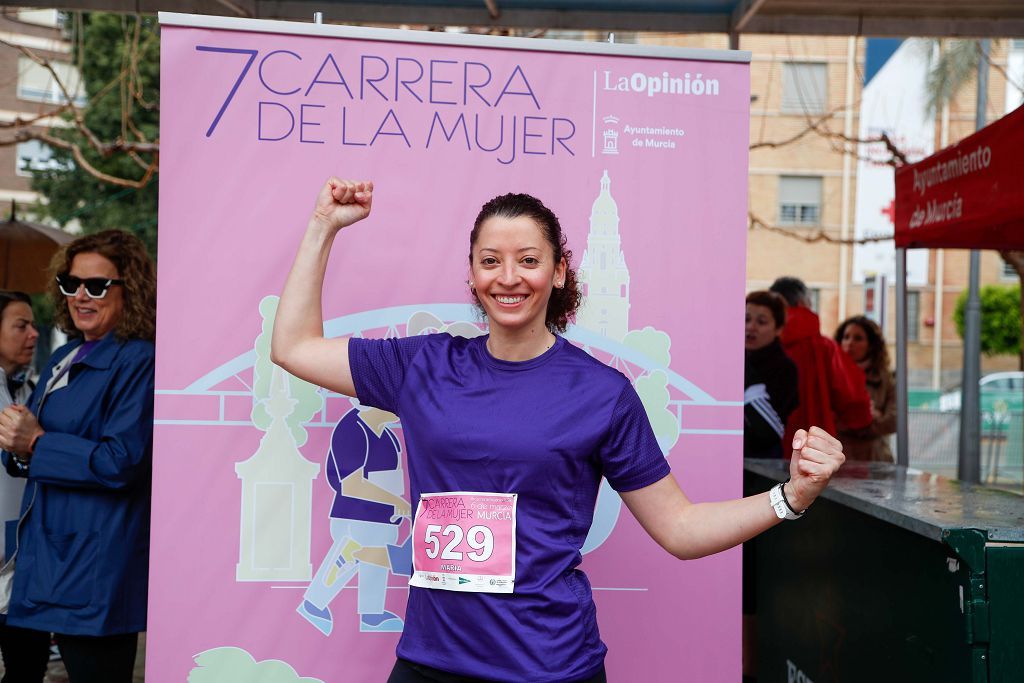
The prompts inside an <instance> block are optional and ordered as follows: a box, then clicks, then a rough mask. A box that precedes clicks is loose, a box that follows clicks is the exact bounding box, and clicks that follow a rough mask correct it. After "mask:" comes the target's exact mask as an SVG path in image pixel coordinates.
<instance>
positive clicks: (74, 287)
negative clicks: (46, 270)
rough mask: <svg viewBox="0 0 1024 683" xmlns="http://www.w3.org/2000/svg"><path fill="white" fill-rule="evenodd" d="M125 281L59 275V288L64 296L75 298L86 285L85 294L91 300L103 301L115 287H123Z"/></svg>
mask: <svg viewBox="0 0 1024 683" xmlns="http://www.w3.org/2000/svg"><path fill="white" fill-rule="evenodd" d="M123 284H124V280H113V279H111V278H107V277H87V278H81V277H75V276H74V275H58V276H57V287H59V288H60V293H61V294H63V295H64V296H75V295H76V294H78V289H79V288H80V287H81V286H82V285H85V293H86V294H88V295H89V298H90V299H102V298H103V297H105V296H106V295H107V290H108V289H110V287H111V286H113V285H123Z"/></svg>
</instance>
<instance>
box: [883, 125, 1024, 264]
mask: <svg viewBox="0 0 1024 683" xmlns="http://www.w3.org/2000/svg"><path fill="white" fill-rule="evenodd" d="M1022 165H1024V107H1020V108H1018V109H1016V110H1014V111H1013V112H1011V113H1009V114H1007V115H1006V116H1004V117H1003V118H1001V119H999V120H998V121H996V122H994V123H992V124H990V125H988V126H986V127H984V128H982V129H981V130H979V131H978V132H976V133H974V134H973V135H971V136H970V137H967V138H964V139H963V140H961V141H960V142H958V143H956V144H955V145H951V146H950V147H947V148H946V149H944V150H942V151H940V152H937V153H935V154H933V155H931V156H930V157H928V158H926V159H922V160H921V161H919V162H917V163H916V164H911V165H908V166H903V167H902V168H899V169H897V171H896V247H897V248H905V249H910V248H914V247H931V248H936V249H939V248H950V249H999V250H1001V251H1003V250H1008V249H1024V169H1022Z"/></svg>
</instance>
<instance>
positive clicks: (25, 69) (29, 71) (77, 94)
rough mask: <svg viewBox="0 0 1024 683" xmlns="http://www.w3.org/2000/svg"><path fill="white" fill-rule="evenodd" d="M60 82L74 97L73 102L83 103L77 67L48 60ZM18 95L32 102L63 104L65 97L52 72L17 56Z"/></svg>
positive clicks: (83, 93)
mask: <svg viewBox="0 0 1024 683" xmlns="http://www.w3.org/2000/svg"><path fill="white" fill-rule="evenodd" d="M50 66H51V67H52V68H53V71H54V73H56V74H57V77H58V78H60V83H63V84H64V88H65V89H67V91H68V93H69V94H70V95H71V97H72V98H73V99H74V101H75V104H77V105H78V106H83V105H84V104H85V88H84V87H83V86H82V78H81V76H79V74H78V69H76V68H75V67H74V66H73V65H71V64H68V63H67V62H50ZM18 97H19V98H20V99H23V100H30V101H32V102H47V103H51V104H64V103H65V102H66V99H65V97H64V93H63V92H61V88H60V85H59V84H58V83H57V80H56V79H55V78H54V77H53V73H50V71H49V70H48V69H47V68H46V67H44V66H43V65H42V64H37V63H36V62H34V61H32V60H31V59H29V58H28V57H19V58H18Z"/></svg>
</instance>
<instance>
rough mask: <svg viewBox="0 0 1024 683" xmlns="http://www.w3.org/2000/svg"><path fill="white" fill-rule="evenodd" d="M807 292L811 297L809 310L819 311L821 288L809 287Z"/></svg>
mask: <svg viewBox="0 0 1024 683" xmlns="http://www.w3.org/2000/svg"><path fill="white" fill-rule="evenodd" d="M807 294H808V295H809V296H810V298H811V310H812V311H814V312H815V313H820V312H821V290H820V289H818V288H817V287H810V288H808V290H807Z"/></svg>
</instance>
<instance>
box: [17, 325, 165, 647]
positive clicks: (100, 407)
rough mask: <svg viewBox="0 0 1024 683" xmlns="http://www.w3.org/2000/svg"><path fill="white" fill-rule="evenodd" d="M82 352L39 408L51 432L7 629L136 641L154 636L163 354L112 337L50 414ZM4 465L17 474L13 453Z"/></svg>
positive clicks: (37, 457)
mask: <svg viewBox="0 0 1024 683" xmlns="http://www.w3.org/2000/svg"><path fill="white" fill-rule="evenodd" d="M80 344H81V340H75V341H72V342H70V343H69V344H67V345H65V346H63V347H61V348H60V349H58V350H57V351H55V352H54V354H53V356H52V357H51V358H50V362H49V363H48V364H47V366H46V369H45V370H44V371H43V373H42V375H41V376H40V380H39V383H38V385H37V386H36V388H35V391H34V392H33V393H32V398H31V399H30V402H29V408H30V409H31V410H32V412H33V413H35V414H36V416H37V417H38V418H39V421H40V423H41V425H42V427H43V429H44V430H45V431H46V433H45V434H44V435H43V436H42V437H40V438H39V440H38V441H36V445H35V450H34V452H33V456H32V460H31V463H30V466H29V469H28V484H27V486H26V487H25V497H24V499H23V501H22V516H21V521H20V522H19V527H18V533H17V543H18V550H17V552H18V554H17V558H16V561H15V571H14V587H13V591H12V595H11V605H10V609H9V612H8V619H7V623H9V624H11V625H14V626H22V627H25V628H33V629H38V630H41V631H53V632H56V633H65V634H73V635H91V636H100V635H114V634H119V633H133V632H137V631H142V630H145V628H146V598H147V595H146V590H147V579H148V573H149V508H150V488H151V486H150V480H151V476H150V473H151V468H152V462H153V445H152V442H153V344H152V343H151V342H148V341H142V340H129V341H118V340H117V339H116V338H115V337H114V336H113V335H112V334H109V335H107V336H106V337H104V338H103V339H102V340H100V342H99V343H98V344H97V345H96V346H95V347H94V348H93V349H92V351H91V352H90V353H89V354H88V355H87V356H86V357H85V358H84V359H81V360H78V361H76V362H75V363H74V365H72V366H71V369H70V371H69V377H68V383H67V386H65V387H63V388H61V389H57V390H54V391H52V392H51V393H50V395H49V396H47V397H46V400H45V403H44V404H43V408H42V413H41V414H40V412H39V404H40V400H41V399H42V398H43V394H44V392H45V390H46V385H47V383H48V380H49V379H50V377H51V376H52V374H53V367H54V365H56V364H57V362H59V361H60V360H61V359H63V358H64V357H65V356H67V354H68V353H74V352H75V349H76V348H77V347H78V346H79V345H80ZM3 460H4V465H5V466H6V467H7V470H8V472H9V473H11V474H16V473H17V472H18V470H17V468H16V467H15V465H14V463H13V458H12V457H10V454H8V453H4V454H3Z"/></svg>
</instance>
